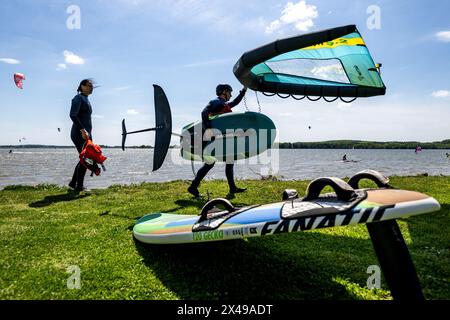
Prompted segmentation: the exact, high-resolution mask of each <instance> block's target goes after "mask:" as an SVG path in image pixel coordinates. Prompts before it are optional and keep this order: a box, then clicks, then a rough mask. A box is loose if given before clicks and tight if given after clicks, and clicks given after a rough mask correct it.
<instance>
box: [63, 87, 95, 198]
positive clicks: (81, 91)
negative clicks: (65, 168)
mask: <svg viewBox="0 0 450 320" xmlns="http://www.w3.org/2000/svg"><path fill="white" fill-rule="evenodd" d="M93 89H94V86H93V84H92V80H90V79H84V80H82V81H81V82H80V85H79V86H78V90H77V92H78V94H77V95H76V96H75V97H74V98H73V99H72V106H71V108H70V119H72V121H73V125H72V130H71V132H70V138H71V139H72V141H73V143H74V144H75V147H76V148H77V151H78V153H81V151H82V150H83V145H84V143H85V141H86V140H87V139H90V140H92V133H91V132H92V119H91V114H92V107H91V103H90V102H89V100H88V96H89V95H91V94H92V91H93ZM85 174H86V167H85V166H83V165H82V164H81V163H80V162H78V164H77V166H76V167H75V170H74V172H73V177H72V180H71V181H70V183H69V187H71V188H73V189H75V190H76V191H83V190H85V188H84V186H83V183H84V176H85Z"/></svg>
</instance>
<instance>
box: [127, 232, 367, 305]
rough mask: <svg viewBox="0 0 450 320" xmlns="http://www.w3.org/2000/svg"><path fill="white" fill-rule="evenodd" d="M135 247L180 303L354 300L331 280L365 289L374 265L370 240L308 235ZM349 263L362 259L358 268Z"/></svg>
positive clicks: (345, 290)
mask: <svg viewBox="0 0 450 320" xmlns="http://www.w3.org/2000/svg"><path fill="white" fill-rule="evenodd" d="M135 245H136V248H137V250H138V252H139V253H140V254H141V256H142V257H143V258H144V263H145V264H146V265H147V266H148V268H150V269H151V270H152V271H153V272H155V274H156V275H157V277H158V278H159V280H160V281H161V282H162V283H163V284H164V285H165V286H166V287H168V288H169V289H170V290H172V291H173V292H174V293H176V294H177V296H178V297H179V298H180V299H200V300H204V299H213V300H215V299H254V298H257V299H355V296H354V295H352V293H351V292H349V291H347V289H346V288H344V287H343V286H342V285H341V284H339V283H337V282H336V281H333V277H341V278H344V279H348V280H349V281H351V282H355V283H364V284H365V281H366V279H367V276H368V275H366V270H367V267H368V266H369V265H371V264H373V263H374V262H375V261H376V257H375V254H374V253H373V248H372V244H371V242H370V240H364V239H354V238H348V237H340V236H330V235H325V234H319V233H310V232H304V233H301V234H300V233H299V234H289V235H279V236H267V237H260V238H253V239H249V240H248V241H245V240H228V241H222V242H211V243H203V244H200V243H198V244H184V245H149V244H144V243H140V242H139V241H137V240H135ZM325 252H326V254H325ZM337 255H338V256H340V259H336V256H337ZM361 256H364V258H361ZM343 257H344V258H343ZM347 259H355V261H356V260H358V259H362V260H359V261H358V262H359V264H358V263H357V264H356V265H355V263H352V262H350V261H347ZM339 261H340V262H339ZM352 261H353V260H352ZM355 269H356V270H355Z"/></svg>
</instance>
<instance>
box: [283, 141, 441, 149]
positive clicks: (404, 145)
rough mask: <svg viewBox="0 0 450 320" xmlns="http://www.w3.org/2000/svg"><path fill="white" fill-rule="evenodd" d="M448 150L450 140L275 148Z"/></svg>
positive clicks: (295, 144)
mask: <svg viewBox="0 0 450 320" xmlns="http://www.w3.org/2000/svg"><path fill="white" fill-rule="evenodd" d="M417 146H420V147H421V148H422V149H450V139H447V140H443V141H439V142H419V141H406V142H400V141H389V142H377V141H360V140H332V141H321V142H280V143H278V144H276V146H275V147H278V148H280V149H415V148H416V147H417Z"/></svg>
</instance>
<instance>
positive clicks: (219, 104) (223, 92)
mask: <svg viewBox="0 0 450 320" xmlns="http://www.w3.org/2000/svg"><path fill="white" fill-rule="evenodd" d="M231 91H233V89H232V88H231V86H230V85H228V84H219V85H218V86H217V87H216V95H217V98H216V99H214V100H211V101H210V102H209V103H208V105H207V106H206V107H205V108H204V109H203V111H202V125H203V128H202V129H203V132H205V133H207V131H208V129H209V128H211V121H210V120H209V117H210V116H215V115H218V114H223V113H228V112H232V111H231V109H232V108H233V107H235V106H237V105H238V104H239V103H240V102H241V100H242V98H243V97H244V95H245V93H246V92H247V88H246V87H244V88H243V89H242V90H241V91H240V92H239V95H238V96H237V97H236V98H235V99H234V100H233V101H231V102H228V101H229V100H230V99H231ZM213 167H214V162H213V163H211V164H208V163H204V164H203V166H202V167H201V168H200V169H199V170H198V172H197V175H196V176H195V178H194V180H193V181H192V183H191V185H190V186H189V188H188V192H189V193H191V194H192V195H193V196H194V197H196V198H198V197H200V196H201V195H200V192H199V191H198V187H199V185H200V182H201V181H202V179H203V178H204V177H205V176H206V174H207V173H208V172H209V170H211V169H212V168H213ZM233 171H234V163H227V164H226V167H225V174H226V177H227V181H228V185H229V187H230V194H233V193H238V192H244V191H245V190H246V189H245V188H238V187H237V186H236V184H235V183H234V172H233Z"/></svg>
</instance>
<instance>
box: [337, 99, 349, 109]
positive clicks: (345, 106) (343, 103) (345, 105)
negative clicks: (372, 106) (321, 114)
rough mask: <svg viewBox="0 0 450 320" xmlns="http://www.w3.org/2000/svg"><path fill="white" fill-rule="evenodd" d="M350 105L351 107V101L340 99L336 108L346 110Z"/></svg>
mask: <svg viewBox="0 0 450 320" xmlns="http://www.w3.org/2000/svg"><path fill="white" fill-rule="evenodd" d="M351 107H352V104H351V103H345V102H342V101H339V102H338V104H337V108H338V109H339V110H344V111H346V110H348V109H350V108H351Z"/></svg>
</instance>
